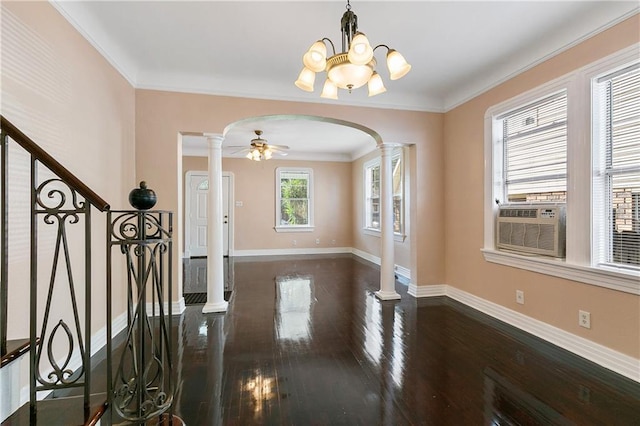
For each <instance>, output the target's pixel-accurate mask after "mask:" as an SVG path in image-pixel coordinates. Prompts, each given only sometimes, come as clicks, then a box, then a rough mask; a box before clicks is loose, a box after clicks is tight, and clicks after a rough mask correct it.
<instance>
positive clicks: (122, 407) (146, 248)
mask: <svg viewBox="0 0 640 426" xmlns="http://www.w3.org/2000/svg"><path fill="white" fill-rule="evenodd" d="M107 215H108V225H107V226H108V238H109V242H108V248H107V299H108V300H107V310H108V313H107V315H111V312H110V310H111V303H109V301H110V299H111V290H112V273H111V265H112V261H113V256H114V253H113V252H114V251H116V250H114V249H115V248H119V251H120V254H121V255H123V256H124V257H125V258H126V265H127V328H126V341H125V345H124V348H123V350H122V352H121V355H120V356H119V357H118V359H117V363H116V365H115V370H114V365H113V360H112V358H109V359H108V364H107V376H108V377H109V378H110V380H109V381H108V383H109V385H108V386H109V389H108V395H110V406H111V409H112V411H111V414H112V416H113V417H112V419H116V420H117V417H119V418H121V419H124V420H126V421H128V422H133V423H136V424H145V422H146V421H149V420H151V419H152V418H154V417H155V418H158V417H161V418H163V415H164V416H165V417H164V418H167V419H172V420H171V421H169V422H167V424H175V425H178V424H181V423H182V422H181V421H175V420H177V418H175V419H174V416H173V415H172V413H171V412H170V411H169V410H170V409H171V405H172V401H173V390H174V383H173V372H172V370H173V369H172V365H173V364H172V352H171V342H172V339H171V333H172V323H171V321H172V320H171V318H172V314H173V312H172V304H171V301H172V293H171V291H172V267H171V265H172V256H173V243H172V234H173V227H172V223H173V214H172V213H171V212H166V211H157V210H156V211H110V212H108V214H107ZM116 252H117V251H116ZM116 255H117V254H116ZM111 334H112V331H111V325H110V324H108V325H107V336H111ZM107 352H108V353H111V352H112V348H111V339H107ZM167 412H168V413H167ZM165 413H166V414H165ZM116 416H117V417H116ZM158 423H162V421H161V420H158ZM162 424H164V423H162Z"/></svg>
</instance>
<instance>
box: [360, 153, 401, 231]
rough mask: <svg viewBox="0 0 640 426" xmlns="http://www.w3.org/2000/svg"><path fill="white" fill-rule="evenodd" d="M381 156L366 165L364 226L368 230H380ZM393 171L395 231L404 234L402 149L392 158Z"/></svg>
mask: <svg viewBox="0 0 640 426" xmlns="http://www.w3.org/2000/svg"><path fill="white" fill-rule="evenodd" d="M380 170H381V169H380V158H379V157H378V158H375V159H373V160H371V161H368V162H367V163H365V165H364V196H365V200H364V212H365V219H364V226H365V229H367V230H373V231H380V177H381V173H380ZM391 170H392V173H393V185H392V190H393V232H394V233H395V234H400V235H401V234H403V232H404V229H403V223H404V202H403V196H404V179H403V175H404V168H403V161H402V150H401V149H398V150H397V151H395V152H394V154H393V156H392V158H391Z"/></svg>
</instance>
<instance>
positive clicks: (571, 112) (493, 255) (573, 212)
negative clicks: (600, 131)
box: [482, 43, 640, 295]
mask: <svg viewBox="0 0 640 426" xmlns="http://www.w3.org/2000/svg"><path fill="white" fill-rule="evenodd" d="M639 47H640V44H637V43H636V44H634V45H633V46H629V47H627V48H625V49H622V50H620V51H618V52H616V53H614V54H612V55H609V56H607V57H605V58H602V59H600V60H598V61H595V62H593V63H591V64H588V65H586V66H583V67H581V68H579V69H576V70H574V71H572V72H571V73H568V74H566V75H564V76H562V77H559V78H557V79H555V80H553V81H550V82H548V83H546V84H543V85H541V86H539V87H536V88H534V89H532V90H529V91H527V92H525V93H523V94H521V95H518V96H516V97H513V98H511V99H508V100H506V101H504V102H501V103H499V104H497V105H495V106H492V107H491V108H489V109H488V110H487V112H486V113H485V129H484V132H485V140H484V160H485V170H484V246H483V249H482V252H483V254H484V257H485V260H486V261H488V262H494V263H499V264H503V265H508V266H512V267H516V268H521V269H525V270H530V271H534V272H539V273H544V274H548V275H553V276H557V277H561V278H565V279H570V280H574V281H578V282H583V283H587V284H591V285H597V286H600V287H604V288H609V289H613V290H618V291H623V292H626V293H632V294H636V295H638V294H640V279H639V278H640V272H636V271H633V270H630V269H623V268H604V267H596V266H589V265H591V264H592V257H593V255H592V250H591V245H592V241H593V239H594V237H593V236H592V234H593V229H592V224H591V222H592V220H591V217H592V212H591V202H592V200H591V198H592V196H591V186H592V183H591V181H592V164H591V163H592V160H591V154H590V153H591V149H592V143H591V140H590V139H591V138H590V135H591V107H590V99H591V81H590V79H591V78H592V77H594V76H595V75H598V74H600V73H602V72H606V71H607V69H611V68H615V67H617V66H622V65H624V64H627V63H629V62H632V61H634V60H635V61H637V59H638V58H637V52H638V48H639ZM561 89H566V90H567V95H568V105H569V106H568V121H569V123H571V124H569V127H568V128H567V135H568V136H567V155H568V157H567V193H568V194H569V196H568V198H567V228H566V236H567V241H566V247H567V257H566V260H551V259H549V258H543V257H529V256H523V255H517V254H512V253H506V252H497V251H495V226H496V224H495V217H496V210H497V206H496V204H495V201H494V200H495V199H496V198H501V197H502V194H501V190H502V189H501V188H502V182H501V181H500V171H501V170H500V167H499V166H500V162H501V161H502V160H501V158H502V157H501V155H502V154H501V152H497V151H499V150H498V149H497V148H496V144H495V143H494V141H495V140H496V134H495V132H496V129H495V127H496V126H495V125H494V124H495V121H496V120H495V118H494V117H496V116H499V115H500V114H503V113H505V112H508V111H509V110H512V109H513V108H516V107H518V106H520V105H524V104H527V103H530V102H533V101H535V100H536V99H540V98H542V97H544V96H546V95H548V94H551V93H554V92H556V91H558V90H561ZM500 201H501V202H504V200H500ZM584 212H589V214H584Z"/></svg>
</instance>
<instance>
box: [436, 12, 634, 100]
mask: <svg viewBox="0 0 640 426" xmlns="http://www.w3.org/2000/svg"><path fill="white" fill-rule="evenodd" d="M637 13H638V7H634V8H633V9H631V10H628V11H626V12H625V13H624V14H623V15H621V16H618V17H616V18H615V19H613V20H612V21H610V22H608V23H606V24H605V25H602V26H600V27H598V28H596V29H595V30H592V31H590V32H588V33H587V34H584V35H583V36H581V37H579V38H578V39H576V40H572V41H571V42H569V43H567V44H565V45H564V46H561V47H560V48H558V49H556V50H554V51H552V52H550V53H547V54H546V55H544V56H542V57H540V58H538V59H536V60H534V61H533V62H530V63H527V64H524V66H522V67H520V68H518V69H516V70H515V71H512V72H510V73H508V74H506V75H503V76H501V77H500V78H497V79H495V80H494V81H488V82H487V83H482V82H480V81H475V82H472V84H470V85H468V86H467V87H464V88H462V90H460V91H459V92H458V91H457V92H456V93H449V94H448V95H447V96H445V98H444V99H443V110H444V112H449V111H451V110H453V109H455V108H457V107H459V106H460V105H463V104H465V103H467V102H469V101H470V100H472V99H474V98H476V97H478V96H480V95H482V94H483V93H486V92H488V91H490V90H491V89H493V88H495V87H497V86H499V85H501V84H503V83H505V82H507V81H509V80H511V79H513V78H515V77H517V76H518V75H520V74H523V73H524V72H526V71H528V70H530V69H532V68H535V67H536V66H538V65H540V64H542V63H544V62H546V61H548V60H549V59H552V58H554V57H556V56H558V55H560V54H561V53H563V52H565V51H567V50H569V49H571V48H572V47H574V46H577V45H579V44H581V43H583V42H584V41H586V40H588V39H590V38H592V37H594V36H596V35H598V34H600V33H602V32H604V31H606V30H608V29H609V28H612V27H614V26H616V25H618V24H619V23H621V22H622V21H625V20H626V19H628V18H630V17H632V16H634V15H636V14H637Z"/></svg>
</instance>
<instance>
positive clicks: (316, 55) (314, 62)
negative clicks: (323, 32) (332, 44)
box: [302, 40, 327, 72]
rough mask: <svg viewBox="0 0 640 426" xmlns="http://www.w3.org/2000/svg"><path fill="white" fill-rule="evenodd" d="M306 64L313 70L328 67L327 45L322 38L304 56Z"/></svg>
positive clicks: (317, 70)
mask: <svg viewBox="0 0 640 426" xmlns="http://www.w3.org/2000/svg"><path fill="white" fill-rule="evenodd" d="M302 62H303V63H304V66H305V67H307V68H309V69H310V70H311V71H313V72H322V71H324V69H325V68H326V67H327V46H325V44H324V42H323V41H322V40H318V41H316V42H315V43H313V44H312V45H311V47H310V48H309V50H308V51H307V53H305V54H304V56H303V57H302Z"/></svg>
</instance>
